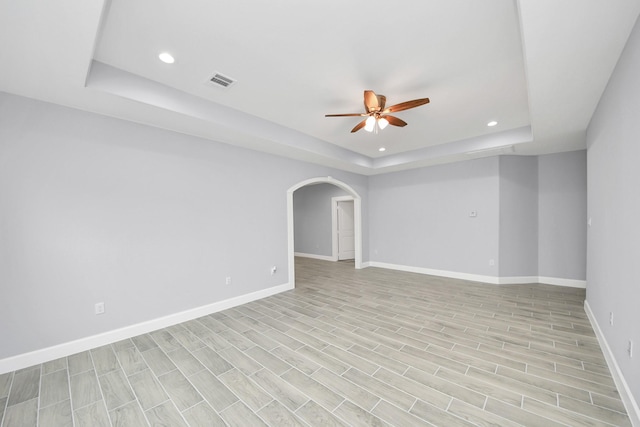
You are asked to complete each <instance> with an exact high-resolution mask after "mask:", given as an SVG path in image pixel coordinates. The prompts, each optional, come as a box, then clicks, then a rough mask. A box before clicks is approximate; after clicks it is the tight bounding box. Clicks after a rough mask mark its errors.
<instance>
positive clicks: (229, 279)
mask: <svg viewBox="0 0 640 427" xmlns="http://www.w3.org/2000/svg"><path fill="white" fill-rule="evenodd" d="M224 284H225V285H230V284H231V276H227V277H226V279H224Z"/></svg>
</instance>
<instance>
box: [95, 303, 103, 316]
mask: <svg viewBox="0 0 640 427" xmlns="http://www.w3.org/2000/svg"><path fill="white" fill-rule="evenodd" d="M95 311H96V314H104V303H103V302H98V303H96V305H95Z"/></svg>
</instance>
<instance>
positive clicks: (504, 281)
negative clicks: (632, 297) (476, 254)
mask: <svg viewBox="0 0 640 427" xmlns="http://www.w3.org/2000/svg"><path fill="white" fill-rule="evenodd" d="M365 264H366V266H367V267H380V268H388V269H390V270H398V271H408V272H410V273H420V274H428V275H431V276H440V277H449V278H451V279H462V280H470V281H472V282H481V283H489V284H492V285H522V284H526V283H543V284H546V285H556V286H569V287H572V288H583V289H585V288H586V287H587V281H586V280H574V279H561V278H556V277H540V276H513V277H498V276H485V275H481V274H470V273H460V272H457V271H448V270H435V269H432V268H424V267H412V266H408V265H399V264H390V263H386V262H377V261H369V262H367V263H363V266H365Z"/></svg>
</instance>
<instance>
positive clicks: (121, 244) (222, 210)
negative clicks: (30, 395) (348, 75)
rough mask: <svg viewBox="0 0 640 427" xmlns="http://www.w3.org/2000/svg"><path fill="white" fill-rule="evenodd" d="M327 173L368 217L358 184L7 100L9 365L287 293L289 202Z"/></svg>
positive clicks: (346, 177) (0, 265)
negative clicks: (290, 193) (224, 303)
mask: <svg viewBox="0 0 640 427" xmlns="http://www.w3.org/2000/svg"><path fill="white" fill-rule="evenodd" d="M328 175H331V176H333V177H334V178H336V179H338V180H341V181H343V182H345V183H347V184H348V185H350V186H352V187H353V188H354V189H355V190H356V191H357V192H358V193H359V194H360V195H361V196H362V206H363V212H366V211H367V178H366V177H363V176H359V175H355V174H350V173H347V172H343V171H338V170H334V169H330V168H325V167H320V166H316V165H312V164H308V163H303V162H297V161H293V160H288V159H284V158H280V157H276V156H271V155H267V154H264V153H258V152H255V151H250V150H245V149H241V148H237V147H232V146H229V145H225V144H218V143H213V142H210V141H206V140H203V139H199V138H195V137H190V136H186V135H182V134H178V133H173V132H168V131H164V130H160V129H155V128H151V127H147V126H143V125H138V124H134V123H130V122H125V121H121V120H116V119H112V118H108V117H104V116H99V115H95V114H91V113H87V112H82V111H78V110H73V109H69V108H65V107H60V106H54V105H51V104H47V103H43V102H38V101H32V100H28V99H26V98H21V97H17V96H13V95H8V94H3V93H0V295H1V296H0V325H2V328H0V342H1V343H2V345H1V346H0V358H5V357H9V356H13V355H18V354H22V353H25V352H29V351H32V350H37V349H42V348H46V347H49V346H52V345H56V344H61V343H65V342H68V341H71V340H75V339H80V338H83V337H87V336H91V335H95V334H99V333H101V332H105V331H110V330H114V329H117V328H120V327H125V326H128V325H133V324H136V323H139V322H143V321H147V320H151V319H155V318H158V317H161V316H166V315H169V314H174V313H177V312H180V311H183V310H188V309H191V308H195V307H200V306H203V305H206V304H209V303H213V302H217V301H221V300H224V299H228V298H230V297H234V296H239V295H243V294H247V293H250V292H254V291H258V290H262V289H266V288H269V287H272V286H276V285H280V284H285V283H288V281H289V278H288V277H287V228H286V226H287V224H286V217H287V216H286V192H287V190H288V189H289V188H290V187H291V186H293V185H295V184H297V183H299V182H301V181H303V180H306V179H309V178H312V177H317V176H328ZM367 229H368V224H367V218H366V215H364V218H363V230H367ZM364 234H365V235H364V236H363V240H364V241H363V252H364V253H363V257H364V259H367V257H368V253H367V248H368V242H367V235H366V232H365V233H364ZM272 265H276V266H278V272H277V274H276V275H274V276H271V275H270V267H271V266H272ZM225 276H231V277H232V285H228V286H227V285H225V284H224V282H225ZM99 301H104V302H105V305H106V313H105V314H104V315H101V316H96V315H95V314H94V313H93V310H94V304H95V303H96V302H99Z"/></svg>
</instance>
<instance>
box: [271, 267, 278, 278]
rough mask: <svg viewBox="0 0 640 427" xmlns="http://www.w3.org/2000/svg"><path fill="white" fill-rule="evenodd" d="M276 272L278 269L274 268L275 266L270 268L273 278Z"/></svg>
mask: <svg viewBox="0 0 640 427" xmlns="http://www.w3.org/2000/svg"><path fill="white" fill-rule="evenodd" d="M276 271H278V269H277V268H276V266H275V265H274V266H273V267H271V275H272V276H273V275H274V274H276Z"/></svg>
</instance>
